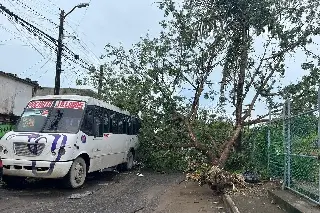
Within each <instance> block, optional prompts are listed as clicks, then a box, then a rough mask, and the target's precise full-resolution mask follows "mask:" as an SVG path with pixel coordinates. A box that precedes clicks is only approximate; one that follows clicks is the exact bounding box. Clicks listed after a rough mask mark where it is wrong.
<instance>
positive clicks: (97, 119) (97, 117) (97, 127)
mask: <svg viewBox="0 0 320 213" xmlns="http://www.w3.org/2000/svg"><path fill="white" fill-rule="evenodd" d="M102 112H103V111H102V108H100V107H95V111H94V131H95V132H94V136H96V137H102V136H103V114H102Z"/></svg>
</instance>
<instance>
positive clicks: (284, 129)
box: [282, 101, 287, 189]
mask: <svg viewBox="0 0 320 213" xmlns="http://www.w3.org/2000/svg"><path fill="white" fill-rule="evenodd" d="M286 107H287V101H285V102H284V104H283V112H282V119H283V126H282V127H283V128H282V135H283V151H284V152H283V153H284V168H283V183H282V189H284V188H285V187H286V185H287V184H286V182H287V137H286Z"/></svg>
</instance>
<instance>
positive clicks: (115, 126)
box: [110, 111, 118, 134]
mask: <svg viewBox="0 0 320 213" xmlns="http://www.w3.org/2000/svg"><path fill="white" fill-rule="evenodd" d="M110 119H111V131H110V132H111V133H113V134H118V118H117V113H116V112H114V111H110Z"/></svg>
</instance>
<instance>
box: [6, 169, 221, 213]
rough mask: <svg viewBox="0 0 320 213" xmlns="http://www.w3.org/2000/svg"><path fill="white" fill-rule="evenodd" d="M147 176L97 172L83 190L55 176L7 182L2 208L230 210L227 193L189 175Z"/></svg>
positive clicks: (27, 212)
mask: <svg viewBox="0 0 320 213" xmlns="http://www.w3.org/2000/svg"><path fill="white" fill-rule="evenodd" d="M142 174H143V175H144V176H142V177H140V176H138V175H137V171H133V172H131V173H120V174H116V173H97V174H93V175H90V176H89V177H88V180H87V182H86V184H85V185H84V187H83V188H81V189H78V190H66V189H63V188H61V187H57V186H58V185H59V184H58V182H57V181H54V180H41V181H33V182H31V183H28V184H26V185H24V186H23V187H21V188H16V189H13V188H11V189H10V188H5V187H3V186H2V187H0V212H1V213H40V212H68V213H70V212H73V213H76V212H83V213H89V212H90V213H91V212H92V213H93V212H96V213H103V212H108V213H109V212H110V213H148V212H156V213H166V212H175V213H180V212H181V213H182V212H183V213H188V212H190V213H191V212H192V213H195V212H213V213H219V212H226V210H225V209H224V207H223V204H222V200H221V197H218V196H213V195H212V192H211V190H209V189H208V188H207V187H206V186H204V187H199V186H198V185H197V184H196V183H192V182H191V183H190V182H184V181H183V180H184V175H183V174H159V173H153V172H147V171H143V172H142Z"/></svg>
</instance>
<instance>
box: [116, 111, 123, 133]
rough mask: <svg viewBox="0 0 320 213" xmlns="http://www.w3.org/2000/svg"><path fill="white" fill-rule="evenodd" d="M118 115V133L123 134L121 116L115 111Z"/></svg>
mask: <svg viewBox="0 0 320 213" xmlns="http://www.w3.org/2000/svg"><path fill="white" fill-rule="evenodd" d="M117 117H118V134H123V133H124V132H123V116H122V114H120V113H117Z"/></svg>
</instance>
